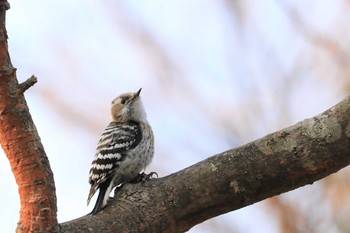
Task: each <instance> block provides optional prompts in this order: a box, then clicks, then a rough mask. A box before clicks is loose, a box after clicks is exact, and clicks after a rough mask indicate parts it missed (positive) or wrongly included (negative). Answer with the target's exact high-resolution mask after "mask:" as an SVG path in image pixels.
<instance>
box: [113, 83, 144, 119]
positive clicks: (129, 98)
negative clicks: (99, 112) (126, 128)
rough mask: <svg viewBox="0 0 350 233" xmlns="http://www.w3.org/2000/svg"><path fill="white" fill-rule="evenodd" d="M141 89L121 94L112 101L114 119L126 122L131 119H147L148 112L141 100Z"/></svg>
mask: <svg viewBox="0 0 350 233" xmlns="http://www.w3.org/2000/svg"><path fill="white" fill-rule="evenodd" d="M141 89H142V88H140V90H138V91H137V92H133V93H125V94H121V95H120V96H118V97H117V98H115V99H114V100H113V101H112V107H111V113H112V120H113V121H115V122H120V123H124V122H127V121H130V120H134V121H138V122H139V121H146V112H145V110H144V109H143V105H142V102H141V97H140V93H141Z"/></svg>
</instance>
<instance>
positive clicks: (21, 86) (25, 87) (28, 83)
mask: <svg viewBox="0 0 350 233" xmlns="http://www.w3.org/2000/svg"><path fill="white" fill-rule="evenodd" d="M37 82H38V78H37V77H35V75H32V76H31V77H30V78H28V79H27V80H26V81H24V82H23V83H21V84H19V86H18V89H19V90H18V92H20V93H24V92H25V91H26V90H28V89H29V88H30V87H31V86H33V85H34V84H35V83H37Z"/></svg>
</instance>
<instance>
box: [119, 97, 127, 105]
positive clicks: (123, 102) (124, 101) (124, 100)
mask: <svg viewBox="0 0 350 233" xmlns="http://www.w3.org/2000/svg"><path fill="white" fill-rule="evenodd" d="M127 100H128V98H123V99H122V100H121V101H120V103H121V104H125V103H126V101H127Z"/></svg>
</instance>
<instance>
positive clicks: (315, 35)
mask: <svg viewBox="0 0 350 233" xmlns="http://www.w3.org/2000/svg"><path fill="white" fill-rule="evenodd" d="M349 3H350V2H349V1H345V0H343V1H342V0H340V1H331V0H320V1H287V0H284V1H283V0H280V1H278V0H267V1H234V0H218V1H212V0H201V1H198V0H197V1H196V0H195V1H185V0H170V1H160V0H150V1H142V2H140V1H136V0H132V1H125V0H124V1H112V0H107V1H103V2H96V1H82V0H77V1H67V0H59V1H58V0H55V1H50V2H48V1H47V2H45V1H39V0H33V1H25V0H16V1H10V4H11V10H9V11H8V12H7V28H8V33H9V37H10V38H9V49H10V53H11V58H12V62H13V64H14V66H15V67H16V68H17V69H18V71H17V76H18V78H19V79H20V80H25V79H26V78H28V77H30V76H31V75H32V74H35V75H36V76H38V78H39V83H38V84H37V85H36V86H35V87H34V88H32V89H30V91H28V92H27V93H26V97H27V101H28V105H29V107H30V108H31V113H32V117H33V119H34V121H35V123H36V125H37V127H38V131H39V134H40V136H41V139H42V142H43V144H44V146H45V148H46V152H47V154H48V156H49V159H50V162H51V166H52V169H53V172H54V174H55V180H56V187H57V197H58V218H59V221H60V222H62V221H66V220H70V219H73V218H76V217H79V216H81V215H84V214H86V213H88V212H89V211H90V209H91V208H92V206H90V207H89V208H87V207H86V197H87V194H88V190H89V184H88V182H87V178H88V171H89V168H90V163H91V161H92V159H93V156H94V151H95V147H96V143H97V140H98V139H99V137H100V134H101V132H102V131H103V129H104V127H105V126H106V125H107V124H108V122H109V105H110V102H111V100H112V99H113V98H114V97H115V96H117V95H119V94H120V93H123V92H128V91H136V90H138V88H140V87H142V88H143V91H142V98H143V100H144V104H145V108H146V110H147V112H148V118H149V121H150V122H151V124H152V126H153V129H154V133H155V135H156V144H157V146H156V155H155V158H154V161H153V163H152V165H151V166H150V168H148V171H157V173H158V174H159V175H160V176H165V175H168V174H170V173H172V172H175V171H178V170H180V169H182V168H185V167H187V166H189V165H191V164H193V163H196V162H198V161H200V160H202V159H204V158H206V157H208V156H210V155H212V154H215V153H218V152H222V151H225V150H227V149H229V148H233V147H236V146H238V145H241V144H244V143H247V142H249V141H251V140H253V139H256V138H258V137H261V136H263V135H265V134H267V133H270V132H273V131H275V130H278V129H281V128H283V127H287V126H289V125H291V124H294V123H296V122H298V121H301V120H303V119H305V118H307V117H311V116H313V115H315V114H317V113H320V112H322V111H324V110H326V109H327V108H329V107H331V106H332V105H334V104H335V103H337V102H338V101H340V100H341V99H342V98H344V97H345V96H346V95H348V94H349V92H350V77H349V74H350V70H349V69H350V68H349V67H350V64H349V63H350V47H349V43H348V41H349V38H350V34H349V33H350V30H349V29H350V21H349V20H348V15H349V14H350V4H349ZM0 153H1V156H0V185H1V187H3V188H2V191H1V193H0V205H1V206H2V208H1V211H0V219H1V224H2V226H4V229H5V230H8V232H13V231H14V229H15V228H16V222H17V221H18V210H19V197H18V194H17V187H16V184H15V181H14V178H13V175H12V173H11V171H10V168H9V165H8V162H7V160H6V157H5V156H4V155H2V151H1V152H0ZM349 171H350V170H349V169H343V170H342V171H340V172H338V173H337V174H334V175H332V176H330V177H328V178H326V179H323V180H322V181H319V182H316V183H314V184H313V185H311V186H306V187H304V188H300V189H298V190H295V191H293V192H289V193H286V194H283V195H280V196H278V197H275V198H271V199H268V200H266V201H263V202H261V203H258V204H255V205H253V206H249V207H247V208H244V209H241V210H238V211H235V212H232V213H229V214H226V215H223V216H219V217H217V218H214V219H212V220H210V221H207V222H205V223H203V224H200V225H198V226H196V227H194V228H193V229H192V230H191V231H190V232H191V233H197V232H198V233H199V232H201V233H203V232H220V233H224V232H245V233H247V232H251V233H261V232H269V233H274V232H276V233H277V232H287V233H295V232H298V233H299V232H300V233H302V232H305V233H306V232H308V233H309V232H322V233H323V232H331V233H338V232H339V233H341V232H349V231H350V223H349V221H348V216H349V215H350V199H349V197H348V196H349V193H350V190H349V189H350V176H349Z"/></svg>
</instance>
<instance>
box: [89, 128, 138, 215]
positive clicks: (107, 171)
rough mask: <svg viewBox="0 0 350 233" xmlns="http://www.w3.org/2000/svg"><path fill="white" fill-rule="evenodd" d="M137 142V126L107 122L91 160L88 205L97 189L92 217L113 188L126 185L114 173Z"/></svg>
mask: <svg viewBox="0 0 350 233" xmlns="http://www.w3.org/2000/svg"><path fill="white" fill-rule="evenodd" d="M141 139H142V131H141V126H140V124H139V123H138V122H135V121H128V122H126V123H117V122H111V123H110V124H109V125H108V126H107V128H106V129H105V131H104V132H103V134H102V135H101V138H100V140H99V142H98V144H97V149H96V154H95V159H94V161H93V162H92V164H91V169H90V172H89V183H90V184H91V189H90V192H89V197H88V203H89V202H90V200H91V198H92V196H93V195H94V194H95V192H96V191H97V189H100V193H99V197H98V200H97V202H96V205H95V208H94V210H93V213H94V212H97V211H99V210H100V208H101V206H102V207H103V206H104V205H105V203H102V202H106V200H105V199H106V195H107V197H108V196H109V193H110V191H111V189H112V188H113V187H114V186H117V185H119V184H120V183H123V182H127V181H128V180H125V181H124V180H123V171H118V169H119V168H120V164H121V163H122V162H123V161H124V160H125V158H126V157H127V156H129V152H130V150H132V149H134V148H136V147H137V145H138V144H139V143H140V141H141ZM126 172H128V171H126ZM138 172H139V171H137V174H138ZM126 175H128V174H126ZM117 176H120V177H117ZM99 199H101V200H99Z"/></svg>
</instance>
